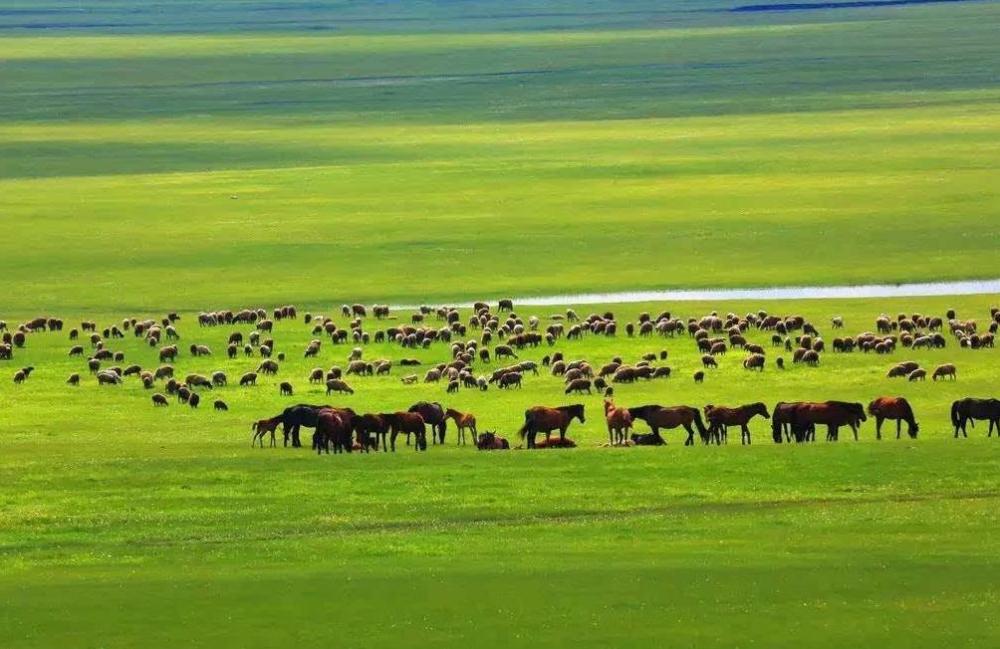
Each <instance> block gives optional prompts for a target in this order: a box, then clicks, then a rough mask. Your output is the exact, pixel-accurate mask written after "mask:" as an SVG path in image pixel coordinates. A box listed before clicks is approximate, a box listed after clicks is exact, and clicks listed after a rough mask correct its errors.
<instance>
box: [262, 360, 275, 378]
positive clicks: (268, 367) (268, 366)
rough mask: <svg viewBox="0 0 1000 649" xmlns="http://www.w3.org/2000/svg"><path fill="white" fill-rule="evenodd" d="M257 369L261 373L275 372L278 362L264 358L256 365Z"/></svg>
mask: <svg viewBox="0 0 1000 649" xmlns="http://www.w3.org/2000/svg"><path fill="white" fill-rule="evenodd" d="M257 371H258V372H260V373H261V374H272V375H273V374H277V373H278V364H277V363H276V362H275V361H272V360H266V361H264V362H263V363H261V364H260V365H259V366H258V367H257Z"/></svg>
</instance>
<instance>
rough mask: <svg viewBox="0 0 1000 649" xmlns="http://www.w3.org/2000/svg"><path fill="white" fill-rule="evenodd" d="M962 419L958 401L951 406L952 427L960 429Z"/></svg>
mask: <svg viewBox="0 0 1000 649" xmlns="http://www.w3.org/2000/svg"><path fill="white" fill-rule="evenodd" d="M960 419H961V418H960V417H959V405H958V401H954V402H952V404H951V425H952V426H954V427H955V428H958V425H959V423H961V422H960V421H959V420H960Z"/></svg>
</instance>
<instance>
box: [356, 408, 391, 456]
mask: <svg viewBox="0 0 1000 649" xmlns="http://www.w3.org/2000/svg"><path fill="white" fill-rule="evenodd" d="M390 429H391V425H390V424H389V420H388V419H386V416H385V415H380V414H373V413H366V414H364V415H360V416H359V417H356V418H355V419H354V433H355V435H356V436H357V440H358V442H360V443H361V445H362V447H364V448H368V447H369V446H371V439H372V436H374V438H375V444H374V448H375V450H378V440H379V437H381V438H382V450H383V451H388V450H389V449H388V447H387V441H386V438H387V437H388V436H389V431H390Z"/></svg>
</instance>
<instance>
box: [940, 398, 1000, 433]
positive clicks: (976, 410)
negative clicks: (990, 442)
mask: <svg viewBox="0 0 1000 649" xmlns="http://www.w3.org/2000/svg"><path fill="white" fill-rule="evenodd" d="M977 419H979V420H983V419H985V420H988V421H989V422H990V424H989V430H987V431H986V436H987V437H992V436H993V428H994V427H996V429H997V435H998V436H1000V400H998V399H973V398H972V397H966V398H965V399H959V400H958V401H956V402H954V403H952V404H951V423H952V425H953V426H954V427H955V437H958V433H959V431H961V433H962V436H963V437H968V434H967V433H966V432H965V426H966V424H968V423H969V422H970V421H971V422H972V425H973V427H975V425H976V420H977Z"/></svg>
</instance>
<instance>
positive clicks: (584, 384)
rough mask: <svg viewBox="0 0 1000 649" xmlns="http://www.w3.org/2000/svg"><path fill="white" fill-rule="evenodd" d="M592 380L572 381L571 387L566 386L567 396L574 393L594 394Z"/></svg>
mask: <svg viewBox="0 0 1000 649" xmlns="http://www.w3.org/2000/svg"><path fill="white" fill-rule="evenodd" d="M590 386H591V383H590V379H576V380H574V381H570V383H569V385H567V386H566V394H572V393H573V392H584V391H586V392H587V394H592V392H591V391H590Z"/></svg>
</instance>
